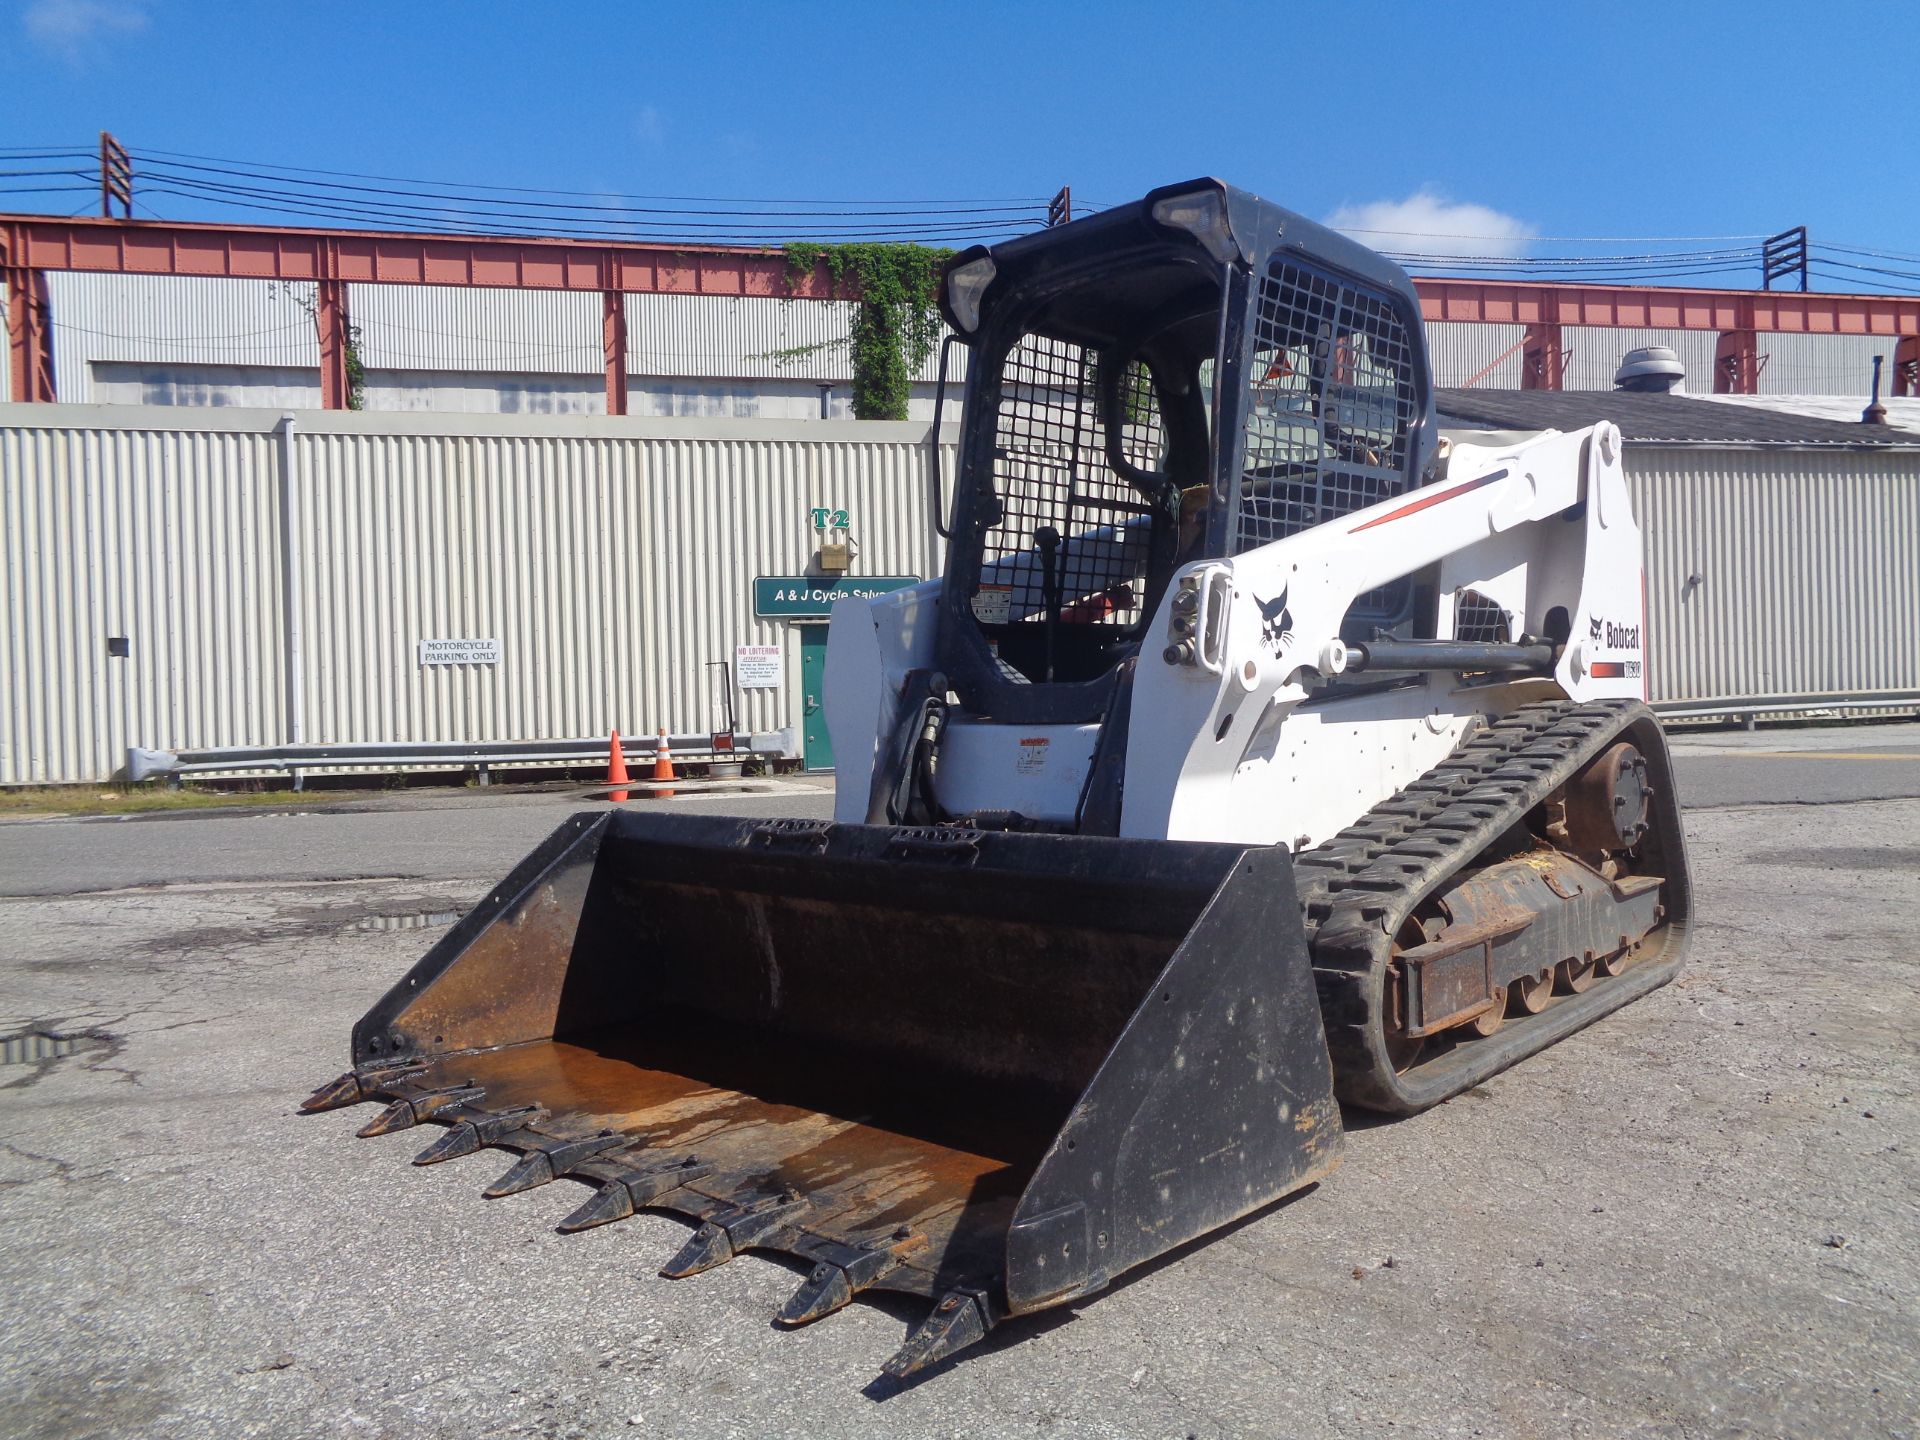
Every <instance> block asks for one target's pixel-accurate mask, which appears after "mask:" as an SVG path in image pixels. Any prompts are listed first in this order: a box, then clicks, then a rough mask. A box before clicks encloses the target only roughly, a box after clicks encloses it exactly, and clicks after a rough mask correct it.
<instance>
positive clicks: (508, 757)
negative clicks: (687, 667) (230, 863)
mask: <svg viewBox="0 0 1920 1440" xmlns="http://www.w3.org/2000/svg"><path fill="white" fill-rule="evenodd" d="M732 739H733V746H732V748H731V749H727V748H725V747H721V746H716V745H715V744H714V740H713V736H711V735H669V736H668V737H667V754H668V755H669V756H670V757H671V758H672V759H674V760H676V761H678V760H706V761H724V760H745V759H749V758H752V759H762V760H797V759H799V758H800V751H799V747H798V746H797V744H796V743H795V740H794V734H793V731H792V730H791V729H784V730H772V731H765V732H760V733H751V734H750V733H747V732H744V731H742V732H739V733H737V734H735V735H734V736H733V737H732ZM608 743H609V741H608V738H607V737H605V736H594V737H593V738H591V739H587V740H495V741H482V742H478V743H473V744H451V743H445V742H434V741H426V742H416V741H401V742H392V743H388V744H366V745H273V746H231V747H227V748H225V749H213V750H146V749H142V748H140V747H138V746H135V747H132V748H129V749H128V751H127V779H128V781H129V782H131V783H134V784H138V783H139V782H140V781H142V780H152V779H155V778H156V777H158V776H162V775H170V776H185V775H213V774H218V773H220V772H223V771H226V772H232V771H246V770H282V771H286V772H288V773H289V774H293V775H294V776H295V783H296V785H297V784H298V772H300V771H304V770H328V769H350V768H363V769H385V768H388V767H392V768H412V767H416V766H449V767H457V768H466V767H472V768H474V769H476V770H478V771H479V772H480V783H481V784H482V785H485V784H486V783H488V772H489V771H490V770H491V769H494V768H511V767H515V766H521V765H553V764H560V765H586V764H592V763H593V762H595V761H604V760H605V759H606V758H607V747H608ZM622 745H623V748H624V749H625V750H626V751H627V752H628V755H629V757H630V758H632V759H635V760H641V759H652V758H653V757H655V756H657V755H658V754H659V751H660V744H659V737H657V736H653V735H635V736H632V737H623V740H622Z"/></svg>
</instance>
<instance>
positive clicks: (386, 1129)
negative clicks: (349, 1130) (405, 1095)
mask: <svg viewBox="0 0 1920 1440" xmlns="http://www.w3.org/2000/svg"><path fill="white" fill-rule="evenodd" d="M417 1121H418V1117H417V1116H416V1115H415V1114H414V1113H413V1102H412V1101H410V1100H396V1101H394V1102H393V1103H392V1104H391V1105H389V1106H387V1108H386V1109H384V1110H382V1111H381V1112H380V1113H379V1114H378V1115H376V1116H374V1117H373V1119H371V1120H369V1121H368V1122H367V1123H366V1124H364V1125H362V1126H361V1127H360V1128H359V1129H358V1130H357V1131H355V1132H354V1133H355V1134H357V1135H358V1136H359V1137H360V1138H361V1139H362V1140H371V1139H372V1138H373V1137H374V1136H376V1135H390V1134H392V1133H393V1132H394V1131H395V1130H406V1129H408V1128H410V1127H411V1126H413V1125H414V1124H416V1123H417Z"/></svg>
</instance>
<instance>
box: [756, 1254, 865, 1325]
mask: <svg viewBox="0 0 1920 1440" xmlns="http://www.w3.org/2000/svg"><path fill="white" fill-rule="evenodd" d="M853 1294H854V1291H853V1281H852V1279H851V1278H850V1277H849V1276H848V1274H847V1272H846V1271H845V1270H843V1269H841V1268H840V1267H839V1266H838V1265H835V1264H832V1263H830V1262H828V1261H825V1260H823V1261H821V1262H820V1263H819V1264H818V1265H816V1266H814V1267H813V1271H812V1273H811V1274H809V1275H808V1276H807V1278H806V1279H805V1280H802V1281H801V1282H800V1288H799V1289H798V1290H796V1291H794V1292H793V1294H792V1295H791V1296H790V1297H789V1298H788V1300H787V1303H786V1304H784V1305H782V1306H781V1307H780V1309H779V1312H778V1313H777V1314H775V1316H774V1317H773V1318H774V1320H775V1321H776V1322H778V1323H779V1324H781V1325H806V1324H808V1323H810V1322H812V1321H814V1320H818V1319H819V1318H820V1317H821V1316H823V1315H831V1314H832V1313H833V1312H834V1311H836V1310H838V1309H840V1308H841V1307H842V1306H845V1305H849V1304H851V1303H852V1302H853Z"/></svg>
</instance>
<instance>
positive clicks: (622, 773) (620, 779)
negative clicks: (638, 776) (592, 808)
mask: <svg viewBox="0 0 1920 1440" xmlns="http://www.w3.org/2000/svg"><path fill="white" fill-rule="evenodd" d="M628 778H629V777H628V775H627V756H626V752H625V751H623V750H622V749H621V748H620V732H619V731H618V730H616V731H614V732H613V744H612V746H611V747H610V748H609V749H608V751H607V784H609V785H625V784H626V783H627V780H628ZM626 798H627V792H626V791H625V790H611V791H609V792H608V793H607V799H609V800H612V801H614V802H615V803H616V804H617V803H618V802H620V801H622V800H625V799H626Z"/></svg>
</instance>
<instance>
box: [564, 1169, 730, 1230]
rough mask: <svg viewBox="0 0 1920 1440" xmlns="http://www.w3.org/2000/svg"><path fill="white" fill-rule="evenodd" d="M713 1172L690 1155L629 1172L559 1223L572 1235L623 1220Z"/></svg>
mask: <svg viewBox="0 0 1920 1440" xmlns="http://www.w3.org/2000/svg"><path fill="white" fill-rule="evenodd" d="M712 1173H713V1166H711V1165H709V1164H707V1163H706V1162H705V1161H703V1160H701V1159H700V1157H699V1156H697V1155H689V1156H688V1157H687V1158H686V1159H684V1160H680V1161H677V1162H675V1163H674V1164H671V1165H661V1166H657V1167H655V1168H653V1169H649V1170H631V1171H628V1172H627V1173H626V1174H624V1175H620V1176H617V1177H615V1178H614V1179H612V1180H609V1181H608V1182H607V1183H606V1184H605V1185H602V1186H601V1187H600V1189H599V1191H598V1192H597V1193H596V1194H595V1195H594V1197H593V1198H592V1199H591V1200H589V1201H587V1203H586V1204H584V1205H582V1206H581V1207H580V1208H579V1209H578V1210H575V1211H574V1212H573V1213H572V1214H571V1215H569V1216H567V1218H566V1219H564V1220H562V1221H561V1222H560V1228H561V1229H562V1230H564V1231H567V1232H569V1233H571V1232H573V1231H575V1230H587V1229H591V1228H592V1227H593V1226H595V1225H605V1224H608V1223H610V1222H611V1221H614V1220H624V1219H626V1218H627V1217H628V1216H629V1215H632V1214H633V1213H634V1212H636V1211H637V1210H639V1209H640V1208H641V1207H642V1206H644V1205H651V1204H652V1203H653V1202H654V1201H655V1200H658V1199H659V1198H660V1197H661V1196H662V1195H665V1194H667V1193H669V1192H670V1191H674V1190H678V1189H679V1188H680V1187H681V1186H682V1185H685V1184H686V1183H687V1182H688V1181H690V1180H698V1179H700V1178H701V1177H702V1176H705V1175H711V1174H712Z"/></svg>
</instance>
